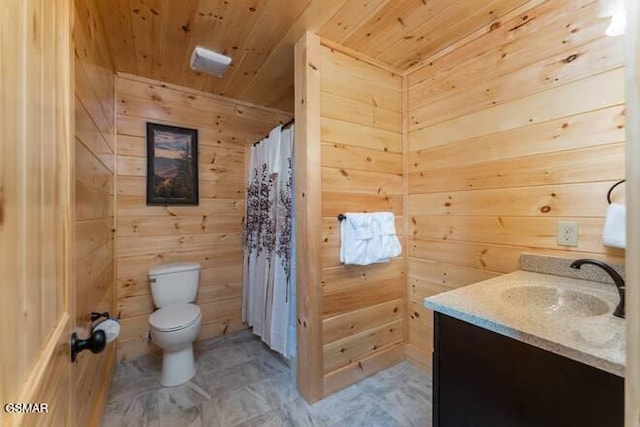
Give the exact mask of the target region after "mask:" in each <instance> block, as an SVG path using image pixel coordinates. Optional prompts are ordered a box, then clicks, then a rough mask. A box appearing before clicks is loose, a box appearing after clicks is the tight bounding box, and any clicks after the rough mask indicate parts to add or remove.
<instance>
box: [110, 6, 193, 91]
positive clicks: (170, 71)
mask: <svg viewBox="0 0 640 427" xmlns="http://www.w3.org/2000/svg"><path fill="white" fill-rule="evenodd" d="M167 6H168V7H167V8H166V9H165V12H164V15H163V17H162V19H163V24H162V28H164V33H163V34H162V43H163V49H162V51H163V55H162V59H161V63H162V65H161V68H162V69H161V70H160V73H159V77H158V79H160V80H163V81H165V82H169V83H175V84H181V85H184V84H183V83H182V82H181V81H180V78H179V76H180V73H181V72H182V71H183V70H184V68H185V67H187V68H188V67H189V59H190V57H191V52H190V51H189V43H190V40H191V36H192V34H191V33H192V29H193V25H194V20H195V14H196V8H197V6H198V0H181V1H180V2H175V1H174V0H169V2H168V3H167ZM118 71H120V70H118ZM132 74H137V75H139V76H142V77H147V78H153V77H151V76H149V75H145V74H142V73H140V72H138V73H132Z"/></svg>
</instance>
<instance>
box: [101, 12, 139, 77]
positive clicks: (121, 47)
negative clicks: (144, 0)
mask: <svg viewBox="0 0 640 427" xmlns="http://www.w3.org/2000/svg"><path fill="white" fill-rule="evenodd" d="M97 4H98V9H99V10H100V17H101V18H102V22H103V23H104V26H105V28H106V29H107V31H106V34H107V46H108V47H109V51H110V53H111V57H112V59H113V62H114V65H115V68H116V70H119V71H123V72H126V73H135V71H136V58H135V46H134V43H133V35H132V31H131V14H130V13H129V1H128V0H100V1H98V2H97Z"/></svg>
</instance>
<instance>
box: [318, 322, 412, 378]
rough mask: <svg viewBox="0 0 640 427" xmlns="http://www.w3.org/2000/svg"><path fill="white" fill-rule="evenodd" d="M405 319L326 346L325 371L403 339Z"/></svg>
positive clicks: (354, 360)
mask: <svg viewBox="0 0 640 427" xmlns="http://www.w3.org/2000/svg"><path fill="white" fill-rule="evenodd" d="M402 333H403V321H402V320H397V321H395V322H393V323H389V324H386V325H383V326H379V327H377V328H372V329H370V330H368V331H365V332H362V333H361V334H358V335H353V336H350V337H348V338H345V339H343V340H340V341H336V342H334V343H331V344H328V345H325V346H324V360H325V366H324V370H325V373H329V372H331V371H334V370H335V369H338V368H341V367H343V366H346V365H349V364H351V363H354V362H356V361H357V360H359V359H361V358H363V357H365V356H367V355H368V354H371V353H372V352H375V351H376V350H378V349H379V348H382V347H385V346H388V345H391V344H394V343H399V342H401V341H402Z"/></svg>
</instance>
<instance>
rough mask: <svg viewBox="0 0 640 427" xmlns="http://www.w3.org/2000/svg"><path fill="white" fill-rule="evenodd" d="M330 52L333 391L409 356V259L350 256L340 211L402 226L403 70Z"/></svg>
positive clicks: (326, 278) (326, 218) (327, 119)
mask: <svg viewBox="0 0 640 427" xmlns="http://www.w3.org/2000/svg"><path fill="white" fill-rule="evenodd" d="M325 44H326V42H325ZM320 56H321V64H320V76H321V78H320V88H321V165H320V166H321V182H322V193H321V208H320V209H321V214H322V237H321V238H322V251H321V264H322V294H323V303H322V314H323V322H322V325H323V336H322V340H323V361H324V394H325V396H326V395H328V394H330V393H333V392H334V391H336V390H339V389H341V388H343V387H346V386H348V385H351V384H353V383H354V382H357V381H358V380H360V379H362V378H364V377H366V376H369V375H371V374H374V373H376V372H378V371H380V370H382V369H385V368H387V367H389V366H391V365H393V364H395V363H397V362H398V361H400V360H403V359H404V347H403V333H404V332H403V324H404V321H403V313H404V311H403V298H404V283H405V276H404V261H403V259H402V257H399V258H396V259H393V260H392V261H391V262H390V263H387V264H376V265H372V266H362V267H360V266H344V265H341V264H340V262H339V249H340V228H339V227H340V222H339V221H338V219H337V218H336V216H337V215H338V214H339V213H342V212H372V211H391V212H394V213H395V215H396V219H397V221H396V226H397V230H398V233H399V234H400V235H401V234H402V230H403V227H402V215H403V186H402V185H403V182H402V178H403V171H402V167H403V166H402V77H401V76H400V75H398V74H397V73H394V72H393V71H390V70H388V69H384V68H380V67H378V66H375V65H372V64H371V63H368V62H366V61H364V60H362V59H358V58H356V57H353V56H350V55H347V54H345V53H342V52H340V51H338V50H336V49H334V48H331V47H328V46H326V45H325V46H322V48H321V52H320ZM401 237H402V236H401Z"/></svg>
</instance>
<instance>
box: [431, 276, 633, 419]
mask: <svg viewBox="0 0 640 427" xmlns="http://www.w3.org/2000/svg"><path fill="white" fill-rule="evenodd" d="M616 302H617V293H616V290H615V288H614V287H613V286H612V285H609V284H604V283H595V282H589V281H585V280H578V279H571V278H565V277H558V276H552V275H547V274H540V273H532V272H525V271H518V272H515V273H511V274H507V275H505V276H501V277H498V278H495V279H491V280H487V281H484V282H480V283H477V284H474V285H471V286H468V287H465V288H460V289H457V290H455V291H451V292H447V293H445V294H440V295H437V296H434V297H430V298H427V299H426V300H425V306H427V307H428V308H431V309H433V310H434V311H435V315H434V316H435V317H434V328H435V331H434V332H435V333H434V353H433V393H434V395H433V419H434V425H435V426H447V427H449V426H492V427H498V426H509V427H511V426H544V427H549V426H562V427H567V426H580V427H588V426H594V427H601V426H607V427H615V426H623V425H624V420H623V417H624V319H619V318H616V317H614V316H612V315H611V313H612V312H613V310H614V308H615V306H616Z"/></svg>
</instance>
